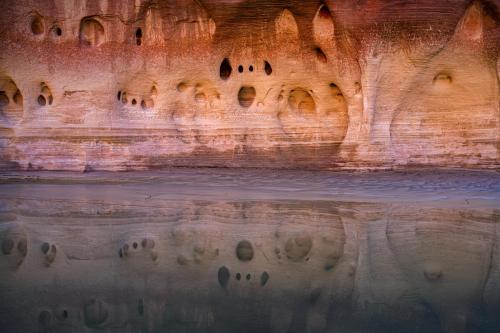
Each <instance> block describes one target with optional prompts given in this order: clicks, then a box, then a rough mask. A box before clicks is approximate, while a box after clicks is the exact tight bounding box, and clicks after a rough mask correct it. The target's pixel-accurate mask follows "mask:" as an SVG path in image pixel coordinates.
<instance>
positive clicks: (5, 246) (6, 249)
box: [2, 238, 14, 255]
mask: <svg viewBox="0 0 500 333" xmlns="http://www.w3.org/2000/svg"><path fill="white" fill-rule="evenodd" d="M13 248H14V241H13V240H12V239H10V238H7V239H4V240H3V242H2V253H3V254H5V255H8V254H10V253H11V252H12V249H13Z"/></svg>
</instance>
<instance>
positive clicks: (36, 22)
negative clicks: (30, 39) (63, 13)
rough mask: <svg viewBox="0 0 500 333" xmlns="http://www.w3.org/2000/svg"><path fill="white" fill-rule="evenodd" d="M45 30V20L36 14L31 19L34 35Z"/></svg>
mask: <svg viewBox="0 0 500 333" xmlns="http://www.w3.org/2000/svg"><path fill="white" fill-rule="evenodd" d="M43 31H44V27H43V20H42V18H41V17H40V16H38V15H36V16H34V17H33V18H32V19H31V32H32V33H33V34H34V35H40V34H42V33H43Z"/></svg>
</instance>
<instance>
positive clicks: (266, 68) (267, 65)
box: [264, 61, 273, 75]
mask: <svg viewBox="0 0 500 333" xmlns="http://www.w3.org/2000/svg"><path fill="white" fill-rule="evenodd" d="M264 71H265V72H266V74H267V75H271V73H272V72H273V69H272V67H271V64H270V63H268V62H267V61H264Z"/></svg>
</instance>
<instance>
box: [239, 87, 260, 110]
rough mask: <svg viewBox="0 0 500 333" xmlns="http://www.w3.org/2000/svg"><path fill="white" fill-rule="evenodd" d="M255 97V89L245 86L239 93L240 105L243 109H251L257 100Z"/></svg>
mask: <svg viewBox="0 0 500 333" xmlns="http://www.w3.org/2000/svg"><path fill="white" fill-rule="evenodd" d="M255 95H256V92H255V88H254V87H247V86H243V87H241V88H240V91H239V92H238V101H239V102H240V105H241V106H242V107H244V108H248V107H250V105H252V103H253V101H254V99H255Z"/></svg>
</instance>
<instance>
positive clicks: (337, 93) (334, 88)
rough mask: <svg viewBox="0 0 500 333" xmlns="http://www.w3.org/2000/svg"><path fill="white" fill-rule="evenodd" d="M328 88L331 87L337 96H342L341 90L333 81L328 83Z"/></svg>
mask: <svg viewBox="0 0 500 333" xmlns="http://www.w3.org/2000/svg"><path fill="white" fill-rule="evenodd" d="M330 89H332V94H333V95H335V96H338V97H343V96H344V94H342V91H340V88H339V87H338V86H337V85H336V84H335V83H330Z"/></svg>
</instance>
